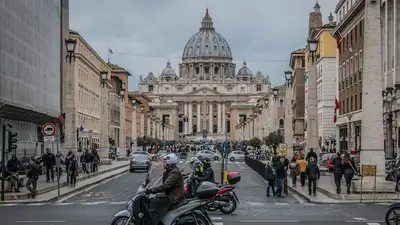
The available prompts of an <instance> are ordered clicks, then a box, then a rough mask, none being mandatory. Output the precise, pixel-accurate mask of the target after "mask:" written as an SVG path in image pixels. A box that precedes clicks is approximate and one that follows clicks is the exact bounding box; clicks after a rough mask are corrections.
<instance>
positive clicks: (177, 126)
mask: <svg viewBox="0 0 400 225" xmlns="http://www.w3.org/2000/svg"><path fill="white" fill-rule="evenodd" d="M232 60H233V55H232V52H231V48H230V46H229V44H228V42H227V41H226V40H225V38H224V37H223V36H222V35H221V34H219V33H217V32H216V30H215V28H214V25H213V21H212V19H211V17H210V15H209V13H208V10H207V11H206V14H205V16H204V18H203V21H202V23H201V27H200V30H199V31H198V32H197V33H195V34H194V35H193V36H192V37H191V38H190V39H189V41H188V42H187V43H186V45H185V47H184V50H183V54H182V62H181V63H180V64H179V71H178V74H177V73H176V72H175V71H174V70H173V69H172V67H171V64H170V62H167V64H166V67H165V68H164V69H163V70H162V72H161V74H160V75H159V76H155V75H154V74H153V73H149V74H148V76H147V77H145V78H143V77H141V78H140V81H139V91H140V92H145V93H146V95H148V96H149V98H150V99H152V103H151V104H150V105H151V106H152V107H154V109H155V116H156V119H159V120H160V121H161V124H162V125H168V126H170V129H172V130H173V137H174V138H177V137H179V135H180V136H181V137H182V136H183V135H185V137H187V138H201V137H202V135H205V134H206V135H207V136H208V137H211V136H212V138H214V139H223V138H225V134H226V133H230V132H231V131H232V130H234V126H235V125H236V124H237V123H238V120H239V116H240V115H233V114H231V113H230V110H231V109H232V107H231V106H232V104H236V106H239V105H240V104H242V103H243V104H247V103H248V101H249V98H250V97H251V96H255V95H259V96H262V95H264V94H265V93H267V92H269V91H270V81H269V77H268V76H264V75H263V74H262V73H255V74H253V72H252V71H251V70H250V68H249V67H248V66H247V63H246V62H243V64H242V67H241V68H240V69H239V71H238V72H237V73H236V72H235V71H236V65H235V64H234V63H233V61H232ZM236 106H235V107H236ZM243 107H247V106H243ZM164 113H165V114H164ZM173 114H174V116H173ZM175 114H176V115H175ZM167 122H168V124H167ZM161 128H162V127H161ZM161 136H162V135H161ZM231 138H232V137H231Z"/></svg>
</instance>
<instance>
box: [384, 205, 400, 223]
mask: <svg viewBox="0 0 400 225" xmlns="http://www.w3.org/2000/svg"><path fill="white" fill-rule="evenodd" d="M396 210H400V203H393V204H391V205H390V206H389V208H388V209H387V211H386V215H385V221H386V224H387V225H391V224H399V223H400V214H397V213H396V212H395V211H396ZM392 214H393V216H391V215H392Z"/></svg>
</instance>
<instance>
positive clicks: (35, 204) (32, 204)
mask: <svg viewBox="0 0 400 225" xmlns="http://www.w3.org/2000/svg"><path fill="white" fill-rule="evenodd" d="M44 204H46V203H31V204H27V206H40V205H44Z"/></svg>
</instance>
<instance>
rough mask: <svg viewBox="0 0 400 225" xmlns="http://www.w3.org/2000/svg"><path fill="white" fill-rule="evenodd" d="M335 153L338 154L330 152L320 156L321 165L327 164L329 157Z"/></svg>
mask: <svg viewBox="0 0 400 225" xmlns="http://www.w3.org/2000/svg"><path fill="white" fill-rule="evenodd" d="M334 154H336V153H328V154H324V155H322V156H321V157H320V158H319V162H318V164H319V166H326V162H327V161H328V159H329V158H330V157H331V156H332V155H334Z"/></svg>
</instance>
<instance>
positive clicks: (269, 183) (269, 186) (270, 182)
mask: <svg viewBox="0 0 400 225" xmlns="http://www.w3.org/2000/svg"><path fill="white" fill-rule="evenodd" d="M270 188H271V189H272V194H273V196H275V195H276V193H275V181H273V180H269V181H268V186H267V196H269V189H270Z"/></svg>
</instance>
